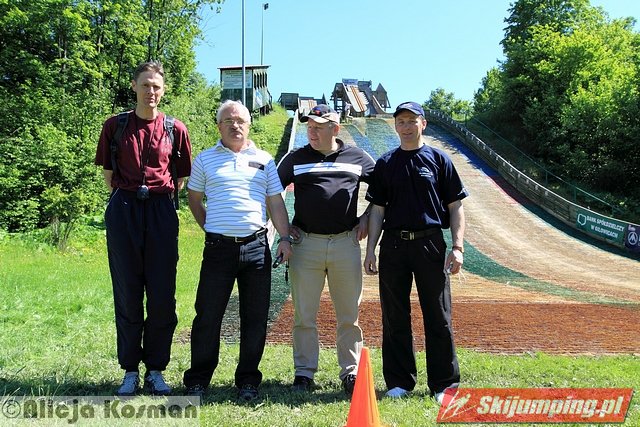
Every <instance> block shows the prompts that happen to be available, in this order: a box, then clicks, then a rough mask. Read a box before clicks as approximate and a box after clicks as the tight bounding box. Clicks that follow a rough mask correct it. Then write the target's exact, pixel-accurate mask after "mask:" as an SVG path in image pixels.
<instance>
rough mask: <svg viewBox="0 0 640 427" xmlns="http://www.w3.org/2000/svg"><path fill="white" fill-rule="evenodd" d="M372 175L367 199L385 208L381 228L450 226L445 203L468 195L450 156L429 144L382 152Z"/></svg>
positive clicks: (413, 228)
mask: <svg viewBox="0 0 640 427" xmlns="http://www.w3.org/2000/svg"><path fill="white" fill-rule="evenodd" d="M373 176H374V178H373V183H372V184H371V185H369V188H368V191H367V195H366V199H367V200H368V201H370V202H372V203H373V204H375V205H378V206H384V207H385V215H384V222H383V225H382V228H383V229H384V230H408V231H420V230H424V229H426V228H434V227H438V228H443V229H446V228H449V226H450V224H449V223H450V221H449V209H448V207H447V206H448V205H449V204H450V203H452V202H455V201H456V200H462V199H464V198H465V197H467V196H468V195H469V193H468V192H467V190H466V189H465V188H464V186H463V185H462V181H461V180H460V177H459V176H458V172H457V171H456V168H455V167H454V166H453V163H452V161H451V159H450V158H449V156H448V155H447V154H446V153H444V152H443V151H442V150H439V149H437V148H433V147H429V146H428V145H423V146H422V147H420V148H418V149H417V150H408V151H407V150H402V149H401V148H400V147H398V148H396V149H394V150H391V151H389V152H388V153H385V154H383V155H382V156H381V157H380V159H378V161H377V162H376V166H375V170H374V173H373Z"/></svg>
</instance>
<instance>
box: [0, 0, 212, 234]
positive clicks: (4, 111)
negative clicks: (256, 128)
mask: <svg viewBox="0 0 640 427" xmlns="http://www.w3.org/2000/svg"><path fill="white" fill-rule="evenodd" d="M220 3H222V0H155V1H154V0H139V1H130V0H38V1H29V0H11V1H10V2H9V1H7V0H0V99H2V100H3V102H2V103H0V228H3V229H6V230H10V231H22V230H30V229H33V228H37V227H44V226H47V225H50V224H51V225H54V227H53V228H54V229H57V231H55V230H54V231H55V232H54V234H53V235H54V236H58V237H54V240H55V239H58V240H60V239H64V237H65V235H68V233H69V232H70V230H71V229H72V227H73V224H74V223H75V222H76V221H77V219H78V217H79V216H80V215H83V214H84V213H86V212H89V211H90V210H92V209H96V208H98V207H99V206H100V203H101V198H102V197H101V195H102V194H103V193H104V192H103V191H99V190H98V189H101V188H102V186H103V184H102V182H101V178H100V176H99V174H98V171H97V170H96V168H95V167H94V166H93V158H94V155H95V145H96V142H97V139H98V135H99V132H100V128H101V125H102V123H103V121H104V119H105V118H106V117H107V116H109V115H110V114H112V113H113V112H116V111H120V110H124V109H128V108H130V106H131V105H132V104H133V102H134V97H133V94H132V91H131V88H130V80H131V74H132V72H133V70H134V68H135V66H136V65H137V64H138V63H139V62H142V61H144V60H147V59H151V58H152V59H158V60H161V61H163V62H164V63H165V68H166V69H167V75H168V78H167V83H168V84H169V88H170V89H169V92H168V96H167V98H166V103H167V104H165V105H170V103H171V102H172V101H175V102H176V103H179V100H180V97H181V96H193V94H194V93H195V92H194V91H196V92H198V93H200V92H203V93H204V92H207V93H209V94H211V95H212V96H215V93H216V92H215V88H211V89H210V90H209V89H206V88H203V87H202V85H199V86H197V87H195V86H193V81H194V76H195V61H194V52H193V46H194V40H195V38H197V37H199V35H200V30H199V26H198V24H199V21H200V17H199V14H198V11H199V10H200V9H201V8H202V7H206V6H210V7H212V6H213V5H217V4H220ZM195 79H196V80H197V77H195ZM205 86H206V85H205ZM208 91H209V92H208ZM197 99H200V100H202V99H203V96H198V97H197ZM205 105H207V106H214V105H216V104H215V102H213V101H212V100H210V99H208V100H207V103H206V104H205ZM190 106H192V107H193V106H194V105H193V104H190ZM67 227H69V228H67Z"/></svg>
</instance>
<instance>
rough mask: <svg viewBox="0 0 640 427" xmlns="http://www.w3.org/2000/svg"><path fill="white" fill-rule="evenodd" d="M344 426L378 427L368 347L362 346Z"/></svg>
mask: <svg viewBox="0 0 640 427" xmlns="http://www.w3.org/2000/svg"><path fill="white" fill-rule="evenodd" d="M345 427H380V413H378V401H377V400H376V390H375V388H374V386H373V370H372V369H371V363H370V362H369V349H368V348H367V347H363V348H362V353H361V354H360V364H359V365H358V375H357V376H356V385H355V387H354V389H353V397H352V398H351V407H350V408H349V416H348V417H347V425H346V426H345Z"/></svg>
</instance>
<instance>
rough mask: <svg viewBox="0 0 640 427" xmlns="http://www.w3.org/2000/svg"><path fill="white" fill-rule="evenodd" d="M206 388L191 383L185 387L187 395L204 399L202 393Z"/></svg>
mask: <svg viewBox="0 0 640 427" xmlns="http://www.w3.org/2000/svg"><path fill="white" fill-rule="evenodd" d="M205 391H206V388H205V387H204V386H201V385H200V384H196V385H192V386H190V387H187V396H193V397H199V398H200V399H204V393H205Z"/></svg>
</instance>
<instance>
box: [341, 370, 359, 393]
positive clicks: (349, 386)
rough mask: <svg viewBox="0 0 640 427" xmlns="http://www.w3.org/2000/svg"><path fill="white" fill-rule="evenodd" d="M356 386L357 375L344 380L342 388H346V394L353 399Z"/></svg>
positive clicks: (348, 376) (351, 375)
mask: <svg viewBox="0 0 640 427" xmlns="http://www.w3.org/2000/svg"><path fill="white" fill-rule="evenodd" d="M355 386H356V376H355V375H353V374H349V375H347V376H346V377H344V378H343V379H342V388H344V392H345V393H346V395H347V396H349V397H351V395H352V394H353V389H354V387H355Z"/></svg>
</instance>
